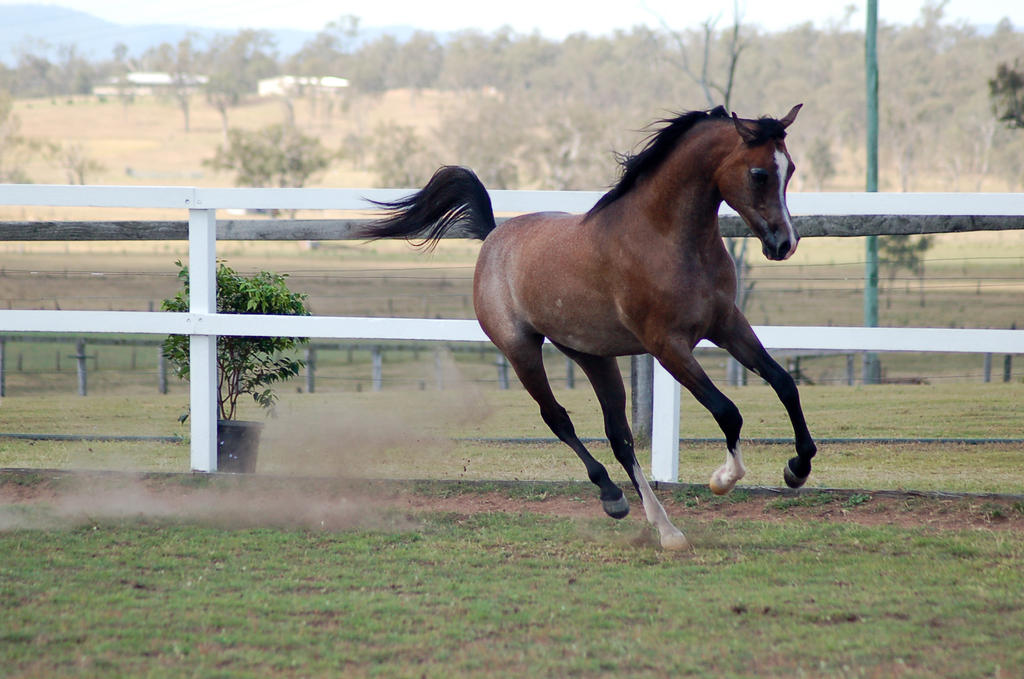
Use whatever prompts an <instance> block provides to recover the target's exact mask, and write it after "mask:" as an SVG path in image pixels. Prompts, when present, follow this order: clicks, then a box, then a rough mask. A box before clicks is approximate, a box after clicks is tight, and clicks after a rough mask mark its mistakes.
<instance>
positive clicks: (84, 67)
mask: <svg viewBox="0 0 1024 679" xmlns="http://www.w3.org/2000/svg"><path fill="white" fill-rule="evenodd" d="M57 56H58V63H57V71H58V76H57V77H58V78H59V81H60V88H61V90H62V91H63V93H65V94H89V93H91V92H92V85H93V80H94V79H95V77H96V68H95V66H94V65H93V64H91V63H90V62H89V61H88V60H86V59H85V58H84V57H83V56H82V55H81V54H79V52H78V48H77V47H76V46H75V45H61V46H60V47H58V48H57Z"/></svg>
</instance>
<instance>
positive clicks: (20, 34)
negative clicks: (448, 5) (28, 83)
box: [0, 5, 413, 66]
mask: <svg viewBox="0 0 1024 679" xmlns="http://www.w3.org/2000/svg"><path fill="white" fill-rule="evenodd" d="M238 28H239V29H242V28H246V26H244V25H242V24H239V27H238ZM189 32H192V33H195V34H198V35H199V36H200V37H201V38H205V39H209V38H212V37H214V36H216V35H219V34H220V35H223V34H226V33H233V32H234V31H231V30H227V29H222V28H208V27H203V26H189V25H175V24H161V25H144V26H129V25H123V24H117V23H113V22H110V21H107V20H105V19H100V18H98V17H95V16H93V15H91V14H86V13H85V12H79V11H77V10H73V9H68V8H66V7H59V6H57V5H0V62H2V63H4V64H7V65H8V66H11V65H13V64H14V63H15V62H16V61H17V58H18V53H19V52H20V51H24V50H25V49H26V48H27V49H28V50H29V51H31V52H32V53H34V54H46V55H47V56H50V57H51V58H54V57H55V55H56V51H57V48H58V47H59V46H61V45H75V47H76V48H77V50H78V52H79V54H81V55H82V56H84V57H85V58H86V59H88V60H90V61H96V60H101V59H109V58H111V56H112V55H113V53H114V47H115V45H117V44H118V43H124V44H125V45H126V46H127V47H128V54H129V55H130V56H139V55H141V54H142V53H143V52H145V51H146V50H147V49H149V48H150V47H154V46H156V45H159V44H161V43H164V42H169V43H172V44H173V43H176V42H178V41H179V40H181V39H182V38H183V37H184V36H185V35H186V34H187V33H189ZM269 32H270V33H271V35H273V36H274V39H275V40H276V43H277V51H278V55H279V56H282V57H283V56H288V55H290V54H294V53H295V52H297V51H298V50H299V49H300V48H301V47H302V45H303V43H305V42H306V41H307V40H309V39H310V38H312V37H313V36H314V35H315V34H316V33H315V32H314V31H300V30H295V29H280V30H270V31H269ZM412 33H413V29H412V28H411V27H406V26H394V27H385V28H364V29H362V30H361V36H360V37H361V38H362V39H363V40H373V39H375V38H377V37H379V36H380V35H382V34H390V35H394V36H395V37H396V38H398V39H399V40H404V39H406V38H408V37H409V36H410V35H412Z"/></svg>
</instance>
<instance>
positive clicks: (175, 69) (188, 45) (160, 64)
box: [144, 34, 202, 132]
mask: <svg viewBox="0 0 1024 679" xmlns="http://www.w3.org/2000/svg"><path fill="white" fill-rule="evenodd" d="M195 40H196V36H195V35H194V34H188V35H186V36H185V37H184V38H182V39H181V40H180V41H179V42H178V44H177V45H172V44H170V43H166V42H165V43H162V44H160V45H159V46H158V47H155V48H153V49H151V50H149V51H148V52H147V54H146V55H145V57H144V58H145V59H146V61H147V62H148V63H149V64H150V65H151V67H152V68H154V69H155V70H159V71H164V72H166V73H167V74H168V75H170V76H171V96H172V97H173V98H174V100H175V102H177V104H178V108H179V109H181V115H182V117H183V118H184V122H185V131H186V132H188V131H189V130H190V128H191V111H192V95H193V94H194V93H195V91H196V90H197V89H198V88H199V84H200V79H199V72H200V68H201V63H200V60H201V57H202V54H201V53H200V52H199V50H198V49H197V48H196V45H195Z"/></svg>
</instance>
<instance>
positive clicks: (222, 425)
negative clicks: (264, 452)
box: [217, 420, 263, 474]
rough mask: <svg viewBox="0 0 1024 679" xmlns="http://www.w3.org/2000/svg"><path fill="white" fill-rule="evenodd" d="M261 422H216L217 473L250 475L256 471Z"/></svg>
mask: <svg viewBox="0 0 1024 679" xmlns="http://www.w3.org/2000/svg"><path fill="white" fill-rule="evenodd" d="M261 431H263V423H262V422H239V421H236V420H217V471H222V472H235V473H243V474H251V473H252V472H254V471H256V457H257V453H258V452H259V447H260V432H261Z"/></svg>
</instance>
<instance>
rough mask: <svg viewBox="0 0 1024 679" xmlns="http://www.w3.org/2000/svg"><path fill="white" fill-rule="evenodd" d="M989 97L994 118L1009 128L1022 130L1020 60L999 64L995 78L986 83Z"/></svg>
mask: <svg viewBox="0 0 1024 679" xmlns="http://www.w3.org/2000/svg"><path fill="white" fill-rule="evenodd" d="M988 91H989V96H990V98H991V100H992V107H993V109H994V110H995V114H996V117H997V118H998V119H999V120H1000V121H1001V122H1004V123H1006V125H1007V126H1008V127H1010V128H1016V129H1021V128H1024V67H1022V65H1021V62H1020V59H1017V60H1015V61H1014V62H1013V66H1010V65H1009V64H1005V63H1004V64H999V66H998V67H997V68H996V77H995V78H992V79H991V80H989V81H988Z"/></svg>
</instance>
